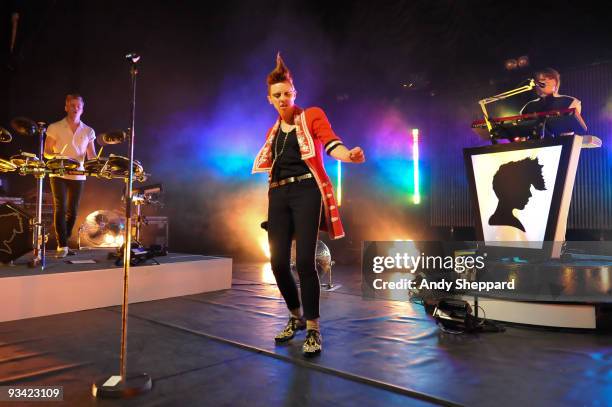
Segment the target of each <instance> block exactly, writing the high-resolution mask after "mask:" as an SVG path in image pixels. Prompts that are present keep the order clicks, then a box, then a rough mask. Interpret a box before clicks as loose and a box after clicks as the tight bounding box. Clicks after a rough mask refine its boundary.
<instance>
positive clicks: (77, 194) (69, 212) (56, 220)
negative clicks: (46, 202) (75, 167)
mask: <svg viewBox="0 0 612 407" xmlns="http://www.w3.org/2000/svg"><path fill="white" fill-rule="evenodd" d="M50 182H51V193H52V194H53V226H54V227H55V237H56V238H57V246H58V247H66V246H68V239H69V238H70V235H71V234H72V228H73V227H74V222H75V221H76V217H77V210H78V208H79V201H80V200H81V194H82V192H83V185H85V181H77V180H72V179H63V178H59V177H51V178H50Z"/></svg>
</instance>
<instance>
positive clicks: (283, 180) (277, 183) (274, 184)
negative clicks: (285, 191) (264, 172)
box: [270, 173, 312, 189]
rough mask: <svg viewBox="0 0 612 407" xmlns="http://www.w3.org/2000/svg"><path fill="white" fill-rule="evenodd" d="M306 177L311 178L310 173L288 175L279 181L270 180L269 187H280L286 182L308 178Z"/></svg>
mask: <svg viewBox="0 0 612 407" xmlns="http://www.w3.org/2000/svg"><path fill="white" fill-rule="evenodd" d="M308 178H312V174H311V173H308V174H304V175H298V176H297V177H289V178H285V179H281V180H280V181H276V182H270V189H272V188H276V187H281V186H283V185H287V184H291V183H292V182H299V181H304V180H305V179H308Z"/></svg>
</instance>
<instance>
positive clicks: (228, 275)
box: [0, 254, 232, 322]
mask: <svg viewBox="0 0 612 407" xmlns="http://www.w3.org/2000/svg"><path fill="white" fill-rule="evenodd" d="M174 256H176V258H175V259H172V257H171V256H169V259H170V260H174V261H173V262H164V263H162V264H161V265H144V266H138V267H132V268H131V269H130V281H129V302H130V303H134V302H143V301H151V300H160V299H164V298H170V297H178V296H182V295H190V294H197V293H203V292H210V291H218V290H225V289H229V288H231V285H232V259H231V258H221V257H204V256H191V255H180V254H174ZM179 257H182V258H180V259H179ZM190 258H191V259H193V260H191V259H190ZM177 260H180V261H177ZM122 303H123V268H121V267H113V268H106V269H99V270H88V271H70V272H64V273H62V272H55V273H44V272H42V273H41V274H36V275H27V276H18V277H3V278H1V279H0V322H4V321H13V320H18V319H24V318H32V317H41V316H46V315H54V314H61V313H64V312H73V311H82V310H87V309H93V308H101V307H108V306H113V305H121V304H122Z"/></svg>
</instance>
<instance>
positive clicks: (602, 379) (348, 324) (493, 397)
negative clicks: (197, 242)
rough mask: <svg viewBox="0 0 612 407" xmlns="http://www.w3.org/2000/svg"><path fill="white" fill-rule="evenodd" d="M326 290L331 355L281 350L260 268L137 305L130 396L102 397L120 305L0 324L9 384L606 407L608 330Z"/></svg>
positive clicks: (1, 375) (354, 279)
mask: <svg viewBox="0 0 612 407" xmlns="http://www.w3.org/2000/svg"><path fill="white" fill-rule="evenodd" d="M334 273H335V275H334V279H335V281H336V282H337V283H340V284H342V287H341V288H339V289H338V290H336V291H333V292H322V301H321V315H322V334H323V338H324V352H323V354H322V355H321V356H320V357H318V358H315V359H305V358H304V357H303V356H302V355H301V344H302V341H303V338H304V334H303V333H300V334H299V335H298V336H297V337H296V338H295V339H294V340H293V341H292V342H291V343H289V344H287V345H284V346H277V345H275V344H274V341H273V340H272V338H273V336H274V334H275V333H276V332H277V330H279V329H280V328H281V327H282V326H283V325H284V323H285V320H286V310H285V306H284V304H283V301H282V299H281V298H280V296H279V294H278V291H277V289H276V287H275V286H273V285H270V284H269V283H268V282H269V281H270V279H271V275H270V274H269V272H268V271H266V270H265V268H264V267H263V266H262V265H259V264H239V265H236V264H234V266H233V277H234V280H233V284H232V288H231V289H229V290H223V291H218V292H211V293H205V294H196V295H189V296H184V297H178V298H171V299H165V300H158V301H150V302H143V303H138V304H132V305H130V319H129V337H128V366H129V371H131V372H146V373H148V374H149V375H151V377H152V378H153V389H152V391H151V392H150V393H148V394H145V395H142V396H140V397H137V398H134V399H131V400H129V401H110V400H103V401H100V400H94V399H93V398H92V396H91V395H90V388H91V383H92V382H93V381H94V380H96V379H99V378H101V377H105V376H109V375H111V374H116V373H117V371H118V363H119V362H118V354H119V334H120V321H121V315H120V308H119V307H107V308H102V309H95V310H88V311H80V312H73V313H66V314H61V315H53V316H48V317H40V318H31V319H27V320H20V321H11V322H4V323H0V338H1V343H0V385H8V384H12V385H30V386H32V385H61V386H63V387H64V400H65V401H66V405H71V406H74V405H78V406H81V405H85V406H86V405H101V406H104V405H109V406H110V405H121V406H132V405H134V406H171V405H180V406H202V405H214V406H218V405H226V406H242V405H244V406H279V405H283V406H306V405H313V406H315V405H316V406H319V405H340V406H355V405H367V406H413V405H414V406H420V405H467V406H489V405H492V404H495V405H500V406H516V405H526V406H532V405H533V406H536V405H537V406H561V405H590V406H591V405H592V406H604V405H608V403H609V400H610V397H611V394H612V393H610V389H612V376H611V375H610V372H611V371H612V345H611V343H612V336H611V335H609V334H607V335H604V334H595V333H590V332H558V331H552V330H542V329H533V328H520V327H508V328H507V331H506V332H504V333H490V334H479V335H471V336H454V335H450V334H444V333H441V332H440V331H439V330H438V328H437V327H436V325H435V323H434V322H433V321H432V320H431V319H430V318H429V317H428V316H427V315H426V314H425V311H424V310H423V308H422V307H421V306H418V305H415V304H411V303H407V302H398V301H388V300H375V299H369V298H363V297H362V295H361V275H360V272H359V270H358V268H357V267H340V266H338V267H335V269H334Z"/></svg>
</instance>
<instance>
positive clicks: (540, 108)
mask: <svg viewBox="0 0 612 407" xmlns="http://www.w3.org/2000/svg"><path fill="white" fill-rule="evenodd" d="M574 100H576V99H575V98H573V97H571V96H564V95H559V96H552V95H551V96H544V97H540V98H537V99H536V100H532V101H531V102H529V103H527V104H526V105H525V106H523V109H521V114H527V113H536V112H548V111H550V110H563V109H569V107H570V106H571V104H572V103H573V102H574Z"/></svg>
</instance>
